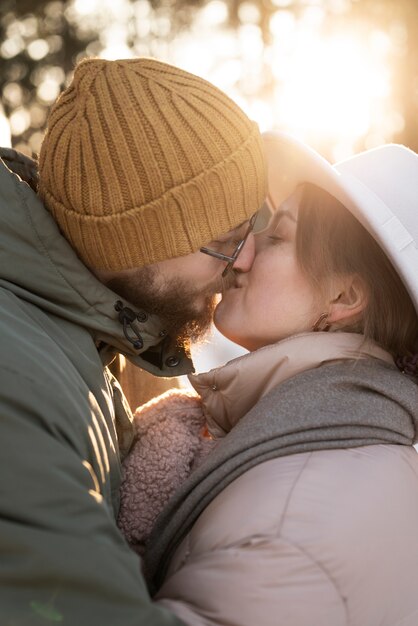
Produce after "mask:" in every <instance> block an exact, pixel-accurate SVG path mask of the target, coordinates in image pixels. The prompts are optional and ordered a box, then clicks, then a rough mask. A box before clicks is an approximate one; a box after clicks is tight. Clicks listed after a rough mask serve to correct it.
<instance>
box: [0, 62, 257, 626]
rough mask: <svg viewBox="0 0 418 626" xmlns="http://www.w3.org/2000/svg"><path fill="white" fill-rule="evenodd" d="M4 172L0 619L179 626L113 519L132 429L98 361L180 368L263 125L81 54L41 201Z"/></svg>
mask: <svg viewBox="0 0 418 626" xmlns="http://www.w3.org/2000/svg"><path fill="white" fill-rule="evenodd" d="M0 166H1V167H0V233H1V235H0V237H1V248H0V255H1V264H0V345H1V347H2V350H1V353H0V354H1V356H0V370H1V374H0V440H1V442H2V454H1V457H0V458H1V461H0V467H1V470H2V471H1V474H0V476H1V478H0V494H1V495H0V545H1V558H0V616H1V619H0V622H1V623H2V624H5V625H6V624H10V625H11V624H21V623H22V624H23V623H25V624H49V623H54V622H63V623H64V624H68V625H70V626H84V625H87V624H88V625H89V626H91V625H96V624H97V625H100V626H107V625H109V626H110V625H111V626H116V625H117V626H123V625H124V624H126V625H127V624H129V625H136V624H138V625H140V624H141V625H142V624H143V625H147V626H154V625H155V626H157V625H158V626H159V625H167V626H168V625H170V626H171V625H173V626H174V625H177V624H179V621H178V619H177V618H176V617H175V616H174V615H172V614H170V613H168V612H167V611H165V610H164V609H163V608H162V607H160V606H158V605H155V604H153V603H152V602H151V600H150V598H149V596H148V593H147V590H146V588H145V584H144V581H143V578H142V576H141V574H140V566H139V563H138V560H137V557H136V555H134V554H133V553H132V552H130V550H129V548H128V547H127V544H126V543H125V541H124V539H123V537H122V536H121V534H120V533H119V531H118V529H117V526H116V523H115V516H116V515H117V511H118V505H119V496H118V493H119V485H120V462H121V459H123V458H124V456H126V454H127V453H128V451H129V448H130V446H131V443H132V427H131V414H130V411H129V408H128V406H127V403H126V401H125V400H124V397H123V394H122V393H121V390H120V388H119V386H118V385H117V383H116V382H115V380H114V379H113V377H112V376H111V375H110V373H109V370H108V368H107V367H105V366H106V365H107V364H108V363H110V362H111V361H112V359H113V358H114V355H115V354H116V353H118V352H119V353H122V354H123V355H125V357H126V358H128V359H129V360H130V361H131V362H132V363H134V364H136V365H138V366H139V367H141V368H144V369H146V370H148V371H149V372H151V373H152V374H156V375H159V376H173V375H174V376H175V375H178V374H184V373H186V372H189V371H191V369H192V364H191V361H190V357H189V356H188V350H187V341H188V339H189V337H190V336H192V337H196V336H198V335H199V334H200V333H201V332H204V329H205V326H206V325H207V322H208V320H209V319H210V315H209V314H210V312H211V309H212V299H213V295H214V293H215V292H218V291H219V290H220V289H221V287H222V282H223V281H229V280H231V275H232V276H233V274H231V272H230V270H231V267H232V265H233V264H234V263H235V267H236V268H238V269H239V270H241V271H247V270H248V269H249V268H250V266H251V263H252V259H253V255H254V251H253V247H252V246H253V242H252V239H251V235H250V230H249V225H248V218H249V217H250V216H251V214H252V213H254V212H255V211H256V210H257V209H258V208H259V206H260V205H261V203H262V201H263V198H264V195H265V171H264V161H263V156H262V148H261V140H260V136H259V132H258V129H257V128H256V126H255V124H253V123H251V122H250V121H249V120H248V118H247V117H246V116H245V115H244V114H243V113H242V111H241V110H240V109H239V108H238V107H237V106H236V105H235V104H234V103H233V102H231V100H229V99H228V98H227V97H226V96H225V95H224V94H223V93H222V92H220V91H219V90H217V89H216V88H215V87H213V86H212V85H210V84H209V83H207V82H206V81H204V80H202V79H200V78H198V77H196V76H193V75H191V74H188V73H186V72H183V71H181V70H179V69H177V68H174V67H172V66H170V65H167V64H164V63H159V62H157V61H154V60H151V59H135V60H124V61H103V60H99V59H90V60H87V61H84V62H82V63H81V64H80V65H79V66H78V67H77V68H76V70H75V73H74V78H73V80H72V82H71V84H70V85H69V87H68V88H67V89H66V90H65V91H64V93H63V94H62V95H61V97H60V98H59V99H58V101H57V103H56V104H55V105H54V107H53V108H52V110H51V113H50V117H49V121H48V130H47V134H46V136H45V140H44V142H43V146H42V150H41V154H40V162H39V196H40V197H41V198H42V199H43V202H44V204H42V202H41V200H40V198H39V197H38V196H36V195H35V194H34V193H33V191H32V190H31V189H30V187H29V186H28V185H27V184H26V183H24V182H22V181H21V180H20V179H19V178H18V177H16V176H14V175H13V174H12V173H11V172H10V170H9V169H8V168H6V167H5V166H4V165H3V164H1V163H0ZM241 224H242V227H241ZM237 227H238V228H237ZM250 227H251V225H250ZM235 229H237V230H235ZM236 239H237V241H236ZM246 239H247V241H246ZM200 250H201V251H200ZM238 253H239V256H238ZM222 274H225V275H224V277H222Z"/></svg>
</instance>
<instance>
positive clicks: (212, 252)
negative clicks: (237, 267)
mask: <svg viewBox="0 0 418 626" xmlns="http://www.w3.org/2000/svg"><path fill="white" fill-rule="evenodd" d="M256 219H257V213H254V215H253V216H252V217H251V218H250V221H249V222H248V228H247V230H246V231H245V233H244V236H243V237H242V238H241V239H239V240H238V244H237V246H236V247H235V248H234V250H233V252H232V254H225V253H224V252H221V251H219V250H211V249H210V248H200V252H203V253H204V254H208V255H209V256H213V257H215V259H220V260H221V261H228V263H227V265H226V267H225V269H224V271H223V272H222V277H224V276H226V275H227V274H228V272H229V271H230V270H231V269H232V267H233V265H234V263H235V261H236V260H237V258H238V256H239V254H240V252H241V250H242V249H243V247H244V246H245V242H246V241H247V239H248V237H249V235H250V233H251V232H252V230H253V228H254V224H255V221H256ZM223 245H224V246H225V248H227V247H228V245H230V241H225V242H223Z"/></svg>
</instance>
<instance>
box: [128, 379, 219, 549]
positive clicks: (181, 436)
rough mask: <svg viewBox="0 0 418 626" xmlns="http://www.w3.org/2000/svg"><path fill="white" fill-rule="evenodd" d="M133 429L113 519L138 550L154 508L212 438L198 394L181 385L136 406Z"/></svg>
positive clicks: (151, 522)
mask: <svg viewBox="0 0 418 626" xmlns="http://www.w3.org/2000/svg"><path fill="white" fill-rule="evenodd" d="M134 429H135V442H134V444H133V446H132V448H131V451H130V452H129V454H128V456H127V457H126V459H125V461H124V463H123V468H122V486H121V503H120V511H119V518H118V525H119V528H120V529H121V531H122V532H123V534H124V535H125V538H126V540H127V541H128V543H129V544H130V545H131V547H132V548H133V549H134V550H135V551H136V552H137V553H138V554H142V553H143V550H144V546H145V543H146V540H147V538H148V536H149V534H150V533H151V530H152V528H153V525H154V522H155V520H156V518H157V516H158V514H159V513H160V511H161V510H162V508H163V507H164V505H165V504H166V503H167V501H168V500H169V498H170V496H171V495H172V494H173V493H174V492H175V490H176V489H178V488H179V487H180V485H181V484H182V483H183V482H184V480H185V479H186V478H187V477H188V476H189V475H190V473H191V472H192V471H193V470H194V469H196V468H197V467H198V466H199V465H200V463H201V461H202V460H203V459H204V458H205V457H206V455H207V454H208V453H209V452H210V451H211V450H212V449H213V447H214V445H215V443H216V442H215V441H214V440H212V439H211V438H210V436H209V435H208V433H207V430H206V422H205V418H204V416H203V412H202V404H201V399H200V397H199V396H198V395H196V394H195V393H194V392H189V391H185V390H181V389H171V390H170V391H167V392H166V393H164V394H162V395H161V396H158V397H157V398H154V399H153V400H151V401H150V402H147V403H146V404H144V405H143V406H141V407H139V408H138V409H137V410H136V412H135V415H134Z"/></svg>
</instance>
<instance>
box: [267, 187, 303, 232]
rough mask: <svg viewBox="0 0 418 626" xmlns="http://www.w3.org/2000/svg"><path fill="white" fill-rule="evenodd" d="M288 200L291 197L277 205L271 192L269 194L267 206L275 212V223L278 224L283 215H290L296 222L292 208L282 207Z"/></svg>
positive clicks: (273, 219) (272, 220) (273, 217)
mask: <svg viewBox="0 0 418 626" xmlns="http://www.w3.org/2000/svg"><path fill="white" fill-rule="evenodd" d="M290 197H291V196H290ZM288 200H289V198H287V199H286V200H285V201H284V202H282V204H280V205H279V206H278V207H276V205H275V203H274V202H273V198H272V197H271V195H270V194H268V195H267V206H269V208H270V210H271V211H272V213H273V215H272V219H271V222H272V223H274V224H275V225H277V223H278V222H279V221H280V220H281V219H282V217H289V218H290V219H291V220H293V221H294V222H296V221H297V220H296V218H295V216H294V215H293V214H292V211H291V210H289V209H284V208H282V207H283V206H285V205H286V204H287V202H288Z"/></svg>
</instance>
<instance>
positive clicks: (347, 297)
mask: <svg viewBox="0 0 418 626" xmlns="http://www.w3.org/2000/svg"><path fill="white" fill-rule="evenodd" d="M333 292H334V294H335V297H334V299H333V300H331V301H330V304H329V309H328V318H327V321H328V323H330V324H338V325H340V324H341V325H343V326H345V325H349V324H351V323H353V322H357V321H358V320H359V319H360V318H361V314H362V313H363V311H364V309H365V308H366V306H367V290H366V286H365V284H364V281H363V280H362V279H361V278H360V277H359V276H358V275H357V274H347V275H345V276H343V277H341V279H339V280H338V281H336V283H335V285H334V288H333Z"/></svg>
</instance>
